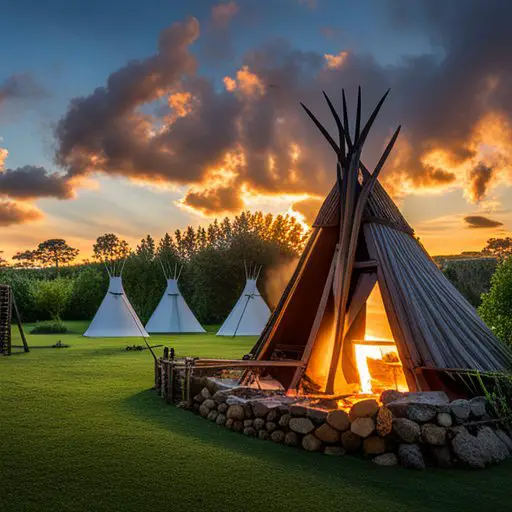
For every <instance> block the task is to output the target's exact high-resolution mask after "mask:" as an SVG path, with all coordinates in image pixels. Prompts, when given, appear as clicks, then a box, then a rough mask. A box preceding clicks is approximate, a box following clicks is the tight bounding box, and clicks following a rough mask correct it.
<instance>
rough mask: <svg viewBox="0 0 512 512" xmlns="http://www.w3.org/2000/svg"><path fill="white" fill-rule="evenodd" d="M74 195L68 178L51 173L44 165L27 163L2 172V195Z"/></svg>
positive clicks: (0, 187)
mask: <svg viewBox="0 0 512 512" xmlns="http://www.w3.org/2000/svg"><path fill="white" fill-rule="evenodd" d="M72 195H73V194H72V188H71V185H70V184H69V181H68V180H67V178H66V177H64V176H62V175H61V174H57V173H51V172H49V171H47V170H46V169H45V168H44V167H36V166H32V165H25V166H23V167H17V168H16V169H5V170H4V171H1V172H0V196H7V197H11V198H16V199H36V198H39V197H56V198H59V199H67V198H70V197H72Z"/></svg>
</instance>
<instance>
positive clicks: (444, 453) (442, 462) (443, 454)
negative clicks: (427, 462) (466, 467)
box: [428, 445, 455, 469]
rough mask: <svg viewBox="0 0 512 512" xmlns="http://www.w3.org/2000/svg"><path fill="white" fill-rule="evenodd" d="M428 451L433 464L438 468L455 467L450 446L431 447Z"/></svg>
mask: <svg viewBox="0 0 512 512" xmlns="http://www.w3.org/2000/svg"><path fill="white" fill-rule="evenodd" d="M428 450H429V453H430V456H431V458H432V461H433V463H434V464H435V465H436V466H437V467H438V468H443V469H449V468H452V467H453V466H454V465H455V461H454V460H453V455H452V452H451V450H450V448H449V447H448V446H446V445H445V446H429V448H428Z"/></svg>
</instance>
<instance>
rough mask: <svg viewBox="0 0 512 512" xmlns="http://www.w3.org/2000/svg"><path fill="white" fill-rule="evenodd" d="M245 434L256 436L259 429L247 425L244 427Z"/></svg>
mask: <svg viewBox="0 0 512 512" xmlns="http://www.w3.org/2000/svg"><path fill="white" fill-rule="evenodd" d="M244 434H245V435H246V436H250V437H256V435H257V431H256V429H255V428H254V427H245V428H244Z"/></svg>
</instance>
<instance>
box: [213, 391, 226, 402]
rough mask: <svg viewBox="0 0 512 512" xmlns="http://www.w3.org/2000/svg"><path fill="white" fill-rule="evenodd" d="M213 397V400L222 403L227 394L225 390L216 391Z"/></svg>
mask: <svg viewBox="0 0 512 512" xmlns="http://www.w3.org/2000/svg"><path fill="white" fill-rule="evenodd" d="M213 399H214V400H215V402H216V403H217V404H223V403H225V402H226V399H227V395H226V392H225V391H217V392H216V393H215V394H214V395H213Z"/></svg>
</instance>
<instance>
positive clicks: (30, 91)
mask: <svg viewBox="0 0 512 512" xmlns="http://www.w3.org/2000/svg"><path fill="white" fill-rule="evenodd" d="M46 96H48V92H47V91H46V90H45V89H44V88H43V87H42V86H41V85H39V84H38V83H37V82H36V81H35V80H34V78H33V77H32V75H31V74H29V73H22V74H18V75H12V76H10V77H9V78H7V79H6V80H4V82H2V83H0V105H1V104H2V103H3V102H4V101H6V100H19V99H26V98H32V99H39V98H44V97H46Z"/></svg>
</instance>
